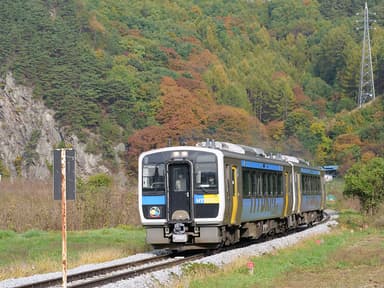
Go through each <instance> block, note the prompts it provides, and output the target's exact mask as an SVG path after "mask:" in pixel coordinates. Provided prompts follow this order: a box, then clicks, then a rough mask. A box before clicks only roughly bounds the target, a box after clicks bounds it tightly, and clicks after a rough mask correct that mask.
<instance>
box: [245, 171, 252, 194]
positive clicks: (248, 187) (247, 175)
mask: <svg viewBox="0 0 384 288" xmlns="http://www.w3.org/2000/svg"><path fill="white" fill-rule="evenodd" d="M250 178H251V173H250V171H248V170H243V196H244V197H250V196H251V194H252V185H251V184H252V183H251V179H250Z"/></svg>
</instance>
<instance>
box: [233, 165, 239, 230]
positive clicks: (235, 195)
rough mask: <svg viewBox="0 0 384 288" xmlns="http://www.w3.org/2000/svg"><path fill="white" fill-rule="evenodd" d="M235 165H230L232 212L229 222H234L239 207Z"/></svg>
mask: <svg viewBox="0 0 384 288" xmlns="http://www.w3.org/2000/svg"><path fill="white" fill-rule="evenodd" d="M237 172H238V171H237V167H236V166H235V165H232V169H231V181H232V182H231V183H232V193H233V194H232V213H231V224H236V220H237V212H238V209H239V189H238V174H237Z"/></svg>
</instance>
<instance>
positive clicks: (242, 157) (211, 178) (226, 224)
mask: <svg viewBox="0 0 384 288" xmlns="http://www.w3.org/2000/svg"><path fill="white" fill-rule="evenodd" d="M138 175H139V181H138V197H139V199H138V200H139V212H140V219H141V223H142V225H143V226H144V227H145V228H146V232H147V236H146V240H147V243H149V244H151V245H152V246H153V247H154V248H169V249H172V250H178V249H198V248H203V249H213V248H217V247H220V246H226V245H232V244H234V243H236V242H238V241H240V239H241V238H248V239H257V238H259V237H261V236H262V235H270V234H274V233H281V232H284V231H287V230H289V229H292V228H295V227H297V226H299V225H303V224H307V225H311V224H312V223H314V222H316V221H319V220H321V219H322V217H323V210H324V208H325V199H326V195H325V189H324V173H323V171H322V170H320V169H318V168H314V167H310V166H309V164H308V163H307V162H305V161H303V160H301V159H298V158H296V157H292V156H286V155H275V156H267V155H266V154H265V153H264V151H263V150H262V149H259V148H254V147H249V146H244V145H237V144H231V143H225V142H214V141H210V140H207V142H202V143H199V144H197V145H196V146H178V147H167V148H162V149H156V150H151V151H148V152H144V153H142V154H141V155H140V157H139V171H138Z"/></svg>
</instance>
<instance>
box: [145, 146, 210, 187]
mask: <svg viewBox="0 0 384 288" xmlns="http://www.w3.org/2000/svg"><path fill="white" fill-rule="evenodd" d="M186 155H187V157H185V159H187V160H189V161H191V162H192V163H193V178H194V179H193V187H194V190H195V191H196V192H197V193H217V159H216V155H214V154H212V153H208V152H201V151H185V155H184V156H186ZM173 157H174V154H173V153H172V152H161V153H155V154H151V155H148V156H146V157H144V159H143V163H142V176H143V177H142V188H143V193H144V194H146V193H149V194H154V193H155V194H157V193H159V194H162V193H165V174H166V172H165V167H166V164H167V163H169V162H171V161H174V160H175V159H174V158H173Z"/></svg>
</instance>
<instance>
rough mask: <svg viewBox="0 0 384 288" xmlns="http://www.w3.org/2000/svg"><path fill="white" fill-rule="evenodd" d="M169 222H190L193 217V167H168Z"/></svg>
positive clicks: (180, 164) (174, 165) (183, 165)
mask: <svg viewBox="0 0 384 288" xmlns="http://www.w3.org/2000/svg"><path fill="white" fill-rule="evenodd" d="M167 172H168V173H167V174H168V185H169V186H168V188H169V190H168V220H190V219H192V215H191V197H192V195H191V190H192V189H191V165H190V164H189V163H185V162H183V163H171V164H169V165H168V171H167Z"/></svg>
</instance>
